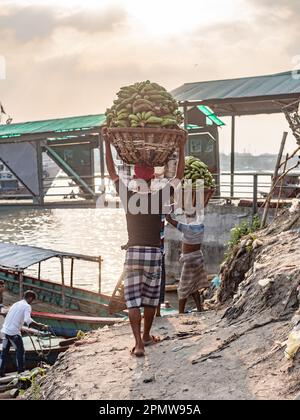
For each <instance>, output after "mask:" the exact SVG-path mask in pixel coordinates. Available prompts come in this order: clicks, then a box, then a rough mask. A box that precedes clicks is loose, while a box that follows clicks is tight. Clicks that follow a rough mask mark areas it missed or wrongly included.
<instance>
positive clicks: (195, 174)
mask: <svg viewBox="0 0 300 420" xmlns="http://www.w3.org/2000/svg"><path fill="white" fill-rule="evenodd" d="M184 178H185V179H187V180H191V181H192V186H193V187H194V186H196V182H197V180H200V179H202V180H203V182H204V187H205V188H215V180H214V178H213V176H212V174H211V173H210V171H209V170H208V166H207V165H206V164H205V163H204V162H202V161H201V160H200V159H198V158H195V157H194V156H186V158H185V168H184Z"/></svg>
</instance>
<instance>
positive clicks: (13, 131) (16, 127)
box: [0, 114, 106, 139]
mask: <svg viewBox="0 0 300 420" xmlns="http://www.w3.org/2000/svg"><path fill="white" fill-rule="evenodd" d="M105 119H106V117H105V115H104V114H97V115H84V116H78V117H67V118H57V119H51V120H43V121H29V122H24V123H16V124H3V125H0V139H1V138H8V137H19V136H22V135H26V134H38V133H62V132H65V131H78V130H88V129H92V128H98V127H99V126H101V125H102V124H103V123H104V122H105Z"/></svg>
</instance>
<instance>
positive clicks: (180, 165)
mask: <svg viewBox="0 0 300 420" xmlns="http://www.w3.org/2000/svg"><path fill="white" fill-rule="evenodd" d="M186 141H187V133H186V136H185V139H184V140H182V141H181V142H180V143H179V157H178V164H177V169H176V175H175V178H176V179H178V180H181V179H182V178H183V175H184V166H185V159H184V158H185V143H186Z"/></svg>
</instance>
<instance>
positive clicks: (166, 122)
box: [161, 118, 176, 127]
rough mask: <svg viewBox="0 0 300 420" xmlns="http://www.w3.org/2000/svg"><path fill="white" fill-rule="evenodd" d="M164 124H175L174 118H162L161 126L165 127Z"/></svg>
mask: <svg viewBox="0 0 300 420" xmlns="http://www.w3.org/2000/svg"><path fill="white" fill-rule="evenodd" d="M166 125H176V120H175V119H171V118H164V119H163V121H162V123H161V126H162V127H165V126H166Z"/></svg>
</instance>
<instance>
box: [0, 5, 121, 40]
mask: <svg viewBox="0 0 300 420" xmlns="http://www.w3.org/2000/svg"><path fill="white" fill-rule="evenodd" d="M126 22H127V14H126V12H125V10H124V9H122V8H120V7H118V8H117V7H116V6H108V7H106V8H104V9H101V10H95V11H94V10H89V11H87V10H85V11H81V10H78V11H76V12H71V13H70V12H68V13H66V12H65V11H63V10H62V9H58V10H55V9H54V8H53V7H51V6H50V5H47V6H46V5H45V6H39V5H34V6H26V7H20V6H16V5H11V6H8V7H7V8H6V10H4V11H3V9H2V12H1V11H0V28H1V33H2V35H3V31H6V32H7V31H10V32H12V33H13V34H14V36H15V37H16V39H17V41H19V42H30V41H34V40H36V39H43V38H47V37H49V36H51V35H52V34H53V32H54V31H55V30H56V29H59V28H62V27H68V28H73V29H75V30H77V31H80V32H86V33H103V32H113V31H114V30H115V29H120V28H122V27H124V26H125V25H126ZM1 33H0V35H1ZM2 37H3V36H2Z"/></svg>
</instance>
